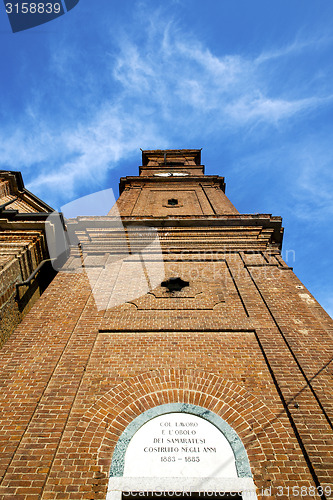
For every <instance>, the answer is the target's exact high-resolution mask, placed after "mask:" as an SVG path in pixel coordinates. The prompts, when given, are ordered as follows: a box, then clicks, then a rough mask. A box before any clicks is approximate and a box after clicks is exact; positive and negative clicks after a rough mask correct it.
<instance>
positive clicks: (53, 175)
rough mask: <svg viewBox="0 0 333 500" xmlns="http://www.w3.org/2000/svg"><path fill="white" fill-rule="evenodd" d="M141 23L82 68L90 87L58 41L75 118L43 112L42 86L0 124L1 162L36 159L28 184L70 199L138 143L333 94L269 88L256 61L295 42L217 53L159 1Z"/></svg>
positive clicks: (295, 108) (269, 116) (285, 115)
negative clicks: (257, 52)
mask: <svg viewBox="0 0 333 500" xmlns="http://www.w3.org/2000/svg"><path fill="white" fill-rule="evenodd" d="M145 26H146V32H145V33H141V34H140V37H139V38H138V35H137V34H136V32H133V33H130V32H129V33H127V34H126V35H125V34H122V36H119V33H117V34H116V35H115V36H114V38H111V40H110V39H109V40H105V41H104V46H103V50H104V51H105V54H106V56H105V58H104V60H103V63H104V68H103V69H101V68H100V67H98V76H97V77H96V75H95V72H96V68H95V67H91V68H90V69H87V70H86V73H85V75H84V77H85V78H84V82H85V83H86V87H85V86H84V85H82V84H80V85H78V84H77V82H76V78H75V74H74V72H73V71H74V70H73V68H72V66H73V63H74V61H75V47H72V51H71V57H69V56H68V49H67V46H66V45H65V44H64V45H61V43H60V44H59V45H58V46H57V51H56V56H55V57H54V59H53V60H52V64H53V65H51V66H50V68H49V75H50V81H51V80H52V82H54V72H55V71H57V74H58V77H59V82H58V85H59V87H57V88H56V91H57V92H58V93H59V95H60V96H62V89H66V92H67V93H66V94H65V96H64V97H63V99H67V106H68V109H72V108H73V107H74V105H76V106H77V108H78V109H79V110H80V111H78V112H77V120H75V116H76V115H75V113H74V117H69V118H68V119H66V117H63V116H62V114H61V111H59V114H58V115H57V114H55V115H53V116H51V117H50V116H47V115H45V113H44V109H43V106H45V105H47V96H44V100H43V99H41V98H40V96H39V97H38V98H37V97H36V101H35V102H32V103H29V105H28V106H27V108H26V112H25V113H24V114H22V116H21V117H19V118H18V121H17V127H16V130H15V132H14V133H13V135H12V136H10V135H9V137H10V138H9V139H8V132H9V131H8V128H7V129H6V126H3V127H2V128H1V129H0V138H1V139H2V140H1V144H2V146H1V149H0V158H1V163H2V165H3V166H6V168H8V167H12V168H16V169H21V170H28V169H30V170H31V169H33V168H34V166H35V165H36V164H37V165H38V170H37V172H36V173H34V176H33V177H34V180H33V181H32V182H31V183H30V184H29V188H30V189H32V190H34V191H35V192H36V193H37V194H39V195H41V196H42V193H43V192H45V191H47V192H48V197H49V199H50V198H51V201H52V199H54V200H57V197H58V198H59V200H58V201H59V202H65V201H66V200H68V199H69V198H72V197H73V196H75V191H76V189H77V188H79V187H82V186H90V188H92V189H94V188H97V189H100V188H101V187H104V186H103V180H104V179H105V176H106V174H107V172H108V171H109V170H110V169H111V168H113V167H114V166H115V165H116V164H117V162H118V161H119V160H121V159H124V158H126V157H128V156H129V155H131V154H132V153H133V152H134V151H137V150H138V148H139V147H146V145H147V144H149V145H157V146H158V147H168V146H169V145H170V143H172V141H174V138H175V136H176V137H177V139H178V141H179V142H180V143H181V144H186V145H188V143H189V142H190V141H193V140H198V138H200V139H201V138H202V137H203V134H212V133H214V134H216V135H218V134H223V133H228V131H230V130H232V131H233V132H235V131H240V130H241V129H242V128H244V127H253V126H255V125H257V124H264V125H268V126H276V125H278V124H279V123H280V122H281V121H286V120H288V119H290V118H292V117H297V116H298V115H300V113H304V112H308V111H312V110H313V109H316V108H318V107H319V106H323V105H325V104H327V103H328V102H330V100H331V97H330V96H326V97H325V96H317V95H313V94H312V93H310V95H309V96H308V97H305V98H302V99H291V98H288V96H287V95H284V96H283V97H281V96H280V94H279V85H278V82H277V85H276V87H275V89H274V91H272V90H271V91H270V92H268V91H267V86H268V85H267V79H268V78H269V75H265V73H264V72H263V71H262V69H258V62H263V61H264V60H267V59H268V58H269V59H270V60H272V59H276V58H278V57H280V55H281V54H282V53H288V52H290V51H295V50H296V49H295V46H294V45H293V46H291V47H289V48H288V47H285V48H283V49H282V50H281V49H280V51H279V50H277V51H275V52H274V51H273V52H271V53H266V55H265V54H262V55H261V56H260V57H259V58H257V59H255V58H253V59H250V58H247V57H245V56H242V55H239V54H228V55H225V56H217V55H216V54H214V53H213V52H212V51H211V50H210V49H209V48H208V47H207V46H205V45H203V44H202V43H200V42H199V41H198V40H196V39H195V38H194V36H190V35H187V36H184V35H183V34H182V30H181V29H178V26H177V25H176V23H174V22H173V21H172V19H171V18H170V17H169V18H168V19H165V17H159V15H158V11H156V12H155V13H152V14H151V17H150V19H145ZM117 44H118V45H117ZM303 45H304V47H305V48H307V44H306V43H305V44H303ZM301 49H302V46H301V44H298V45H297V51H300V50H301ZM81 52H82V51H79V50H78V52H77V56H78V58H80V57H82V53H81ZM260 58H261V59H260ZM79 60H80V59H79ZM77 65H79V62H77V61H76V66H75V68H76V69H77ZM259 66H260V64H259ZM52 84H53V85H54V83H52ZM40 101H41V104H40ZM65 102H66V101H65ZM81 102H83V103H84V106H85V107H84V109H81V108H83V105H81ZM96 103H99V104H98V105H97V104H96ZM80 105H81V108H80ZM61 109H63V108H61ZM5 138H7V140H4V139H5Z"/></svg>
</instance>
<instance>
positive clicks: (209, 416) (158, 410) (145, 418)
mask: <svg viewBox="0 0 333 500" xmlns="http://www.w3.org/2000/svg"><path fill="white" fill-rule="evenodd" d="M167 413H188V414H191V415H196V416H199V417H201V418H203V419H204V420H207V421H208V422H210V423H211V424H213V425H214V426H215V427H216V428H217V429H218V430H219V431H220V432H221V433H222V434H223V435H224V437H225V438H226V439H227V441H228V443H229V445H230V447H231V449H232V451H233V453H234V456H235V464H236V470H237V474H238V477H252V473H251V468H250V463H249V459H248V457H247V453H246V450H245V447H244V445H243V443H242V441H241V439H240V438H239V436H238V434H237V433H236V432H235V431H234V429H233V428H232V427H231V426H230V425H229V424H228V423H227V422H226V421H225V420H223V419H222V418H221V417H220V416H218V415H216V413H213V412H212V411H211V410H208V409H207V408H203V407H201V406H197V405H192V404H185V403H169V404H164V405H160V406H155V407H154V408H151V409H149V410H147V411H145V412H144V413H141V415H139V416H138V417H136V418H135V419H134V420H133V421H132V422H131V423H130V424H129V425H128V426H127V427H126V429H125V430H124V432H123V433H122V435H121V436H120V438H119V439H118V442H117V445H116V447H115V450H114V453H113V458H112V463H111V469H110V476H115V477H116V476H117V477H121V476H122V475H123V472H124V462H125V454H126V451H127V448H128V446H129V444H130V441H131V439H132V437H133V436H134V434H135V433H136V432H137V431H138V430H139V429H140V428H141V427H142V426H143V425H144V424H145V423H147V422H149V421H150V420H152V419H153V418H155V417H157V416H160V415H165V414H167Z"/></svg>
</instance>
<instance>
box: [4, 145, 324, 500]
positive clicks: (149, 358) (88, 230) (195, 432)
mask: <svg viewBox="0 0 333 500" xmlns="http://www.w3.org/2000/svg"><path fill="white" fill-rule="evenodd" d="M106 211H107V210H106ZM281 222H282V221H281V218H280V217H274V216H271V215H267V214H255V215H253V214H239V212H238V211H237V210H236V208H235V207H234V206H233V205H232V203H231V202H230V201H229V200H228V198H227V197H226V195H225V183H224V178H223V177H219V176H215V175H205V174H204V166H203V165H201V151H200V150H197V149H195V150H192V149H190V150H187V149H186V150H165V151H161V150H153V151H143V152H142V166H141V167H140V172H139V176H132V177H124V178H121V180H120V197H119V199H118V201H117V202H116V204H115V205H114V206H113V207H112V208H111V210H110V211H109V213H108V215H106V216H104V217H87V216H81V217H77V218H75V219H68V220H66V231H65V232H64V235H63V240H65V239H67V240H68V245H67V247H66V251H64V252H63V255H66V258H67V260H66V262H65V264H63V263H62V264H61V266H59V267H58V270H59V272H58V274H57V276H56V277H55V279H54V280H53V281H52V282H51V284H50V285H49V286H48V288H47V290H46V291H45V292H44V294H43V295H42V296H41V297H40V298H39V299H38V301H37V303H36V304H35V306H34V307H33V308H32V309H31V311H30V312H29V313H28V314H27V316H26V317H25V318H24V320H23V321H22V323H21V324H20V325H19V326H18V328H17V329H16V330H15V332H14V333H13V334H12V336H11V337H10V339H9V340H8V341H7V342H6V343H5V345H4V347H3V349H2V351H1V358H0V368H1V382H2V390H1V396H0V397H1V399H2V409H3V411H2V414H1V423H0V426H1V452H2V454H1V460H0V464H1V473H0V478H1V484H0V498H3V499H7V498H8V499H10V498H15V499H19V500H21V499H22V500H37V499H42V500H46V499H49V500H56V499H61V500H64V499H80V500H81V499H90V500H92V499H106V498H107V500H121V499H122V498H125V497H126V496H127V497H130V499H132V500H133V499H134V497H135V498H137V497H138V496H147V495H148V494H149V495H150V496H153V497H155V496H165V497H169V496H176V495H177V496H185V497H187V496H189V495H191V496H192V497H194V498H200V497H201V496H205V494H206V496H207V497H208V495H209V496H214V497H217V498H248V499H249V498H257V497H258V498H276V499H278V498H292V497H294V496H302V497H303V498H320V497H321V498H331V497H332V496H333V486H332V477H333V464H332V451H333V442H332V436H333V434H332V421H331V418H332V384H331V379H330V372H331V368H332V367H331V364H330V360H331V359H332V331H333V329H332V326H333V324H332V320H331V319H330V317H329V316H328V315H327V314H326V313H325V311H324V310H323V309H322V308H321V306H320V305H319V304H318V303H317V302H316V300H315V299H314V298H313V297H312V295H311V294H310V292H309V291H308V290H307V289H306V288H305V287H304V285H302V283H301V282H300V281H299V280H298V279H297V277H296V276H295V274H294V273H293V271H292V269H291V268H290V267H288V266H287V265H286V264H285V262H284V261H283V259H282V258H281V253H280V250H281V244H282V234H283V230H282V227H281ZM52 224H53V223H52V222H51V223H49V225H50V227H51V229H52ZM51 253H52V252H51ZM51 258H52V256H51ZM53 260H54V263H55V264H54V265H55V266H56V261H57V259H56V258H54V259H53ZM63 260H64V259H63Z"/></svg>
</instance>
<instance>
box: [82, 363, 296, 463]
mask: <svg viewBox="0 0 333 500" xmlns="http://www.w3.org/2000/svg"><path fill="white" fill-rule="evenodd" d="M169 403H189V404H192V405H196V406H200V407H203V408H206V409H208V410H210V411H212V412H214V413H215V414H217V415H218V416H220V417H221V418H222V419H223V420H225V421H226V422H227V424H229V425H230V426H231V427H232V428H233V429H234V431H235V432H236V433H237V434H238V436H239V437H240V439H241V441H242V442H243V444H244V446H245V448H246V451H247V453H248V456H249V461H250V464H251V469H252V470H253V467H255V468H256V469H257V468H261V465H262V463H264V462H267V461H269V460H270V459H271V458H268V457H269V456H270V457H272V455H274V451H273V450H274V448H275V449H276V447H277V445H276V440H279V441H281V445H280V451H281V453H283V452H285V450H284V442H287V440H286V439H284V440H282V439H281V435H282V434H284V436H286V432H287V433H288V434H289V430H288V429H286V428H285V427H284V426H283V424H282V422H280V420H279V419H278V418H277V417H276V416H275V415H274V414H273V412H271V410H270V409H269V408H268V407H267V406H265V405H264V404H263V402H262V401H261V400H259V399H258V398H257V397H256V396H254V395H252V394H251V393H249V392H248V391H247V390H246V389H244V388H243V387H241V386H239V385H237V384H235V383H232V382H230V381H228V380H226V379H223V378H222V377H218V376H216V375H214V374H212V373H207V372H205V371H203V370H186V369H170V370H154V371H149V372H146V373H143V374H140V375H138V376H135V377H131V378H129V379H127V380H126V381H124V382H122V383H121V384H119V385H117V386H116V387H114V388H113V389H112V390H110V391H108V392H107V393H106V394H104V395H103V396H102V397H101V398H100V399H99V400H97V401H96V402H95V404H94V405H93V406H92V407H91V408H90V409H89V410H87V412H86V413H85V414H84V417H83V418H82V420H81V422H82V423H81V425H78V426H77V428H76V430H75V432H74V441H77V442H79V441H81V442H83V443H84V445H85V448H86V451H87V452H88V454H89V455H90V456H91V457H95V460H96V457H97V462H96V461H95V463H96V465H98V466H100V469H103V470H104V471H105V470H106V469H105V466H106V465H107V469H108V470H109V468H110V465H111V459H112V455H113V452H114V449H115V446H116V444H117V441H118V439H119V437H120V435H121V434H122V432H123V431H124V430H125V429H126V427H127V426H128V425H129V424H130V423H131V422H132V421H133V420H134V419H135V418H136V417H138V416H139V415H140V414H141V413H143V412H145V411H147V410H149V409H151V408H154V407H156V406H160V405H164V404H169ZM268 427H269V432H266V431H267V428H268ZM272 441H275V443H274V445H273V444H272ZM260 463H261V464H260Z"/></svg>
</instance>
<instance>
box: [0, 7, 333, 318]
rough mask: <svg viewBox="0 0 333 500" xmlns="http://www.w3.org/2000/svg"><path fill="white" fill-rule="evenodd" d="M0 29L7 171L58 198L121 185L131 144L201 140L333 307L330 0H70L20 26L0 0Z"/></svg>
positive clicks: (215, 166) (237, 200)
mask: <svg viewBox="0 0 333 500" xmlns="http://www.w3.org/2000/svg"><path fill="white" fill-rule="evenodd" d="M0 37H1V38H0V39H1V46H0V75H1V78H0V95H1V101H0V168H1V169H11V170H20V171H21V172H22V173H23V178H24V180H25V184H26V186H27V187H28V188H29V189H30V190H31V191H33V192H34V193H35V194H37V195H38V196H39V197H41V198H42V199H43V200H45V201H46V202H47V203H49V204H50V205H51V206H53V207H54V208H59V207H60V206H61V205H63V204H65V203H68V202H70V201H71V200H73V199H75V198H77V197H79V196H83V195H87V194H89V193H92V192H94V191H97V190H101V189H106V188H109V187H112V188H113V189H114V191H115V193H116V195H117V193H118V180H119V177H120V176H123V175H130V174H132V175H133V174H135V175H136V174H137V172H138V169H137V167H138V165H139V163H140V161H141V152H140V148H142V149H154V148H161V149H163V148H203V151H202V161H203V163H204V164H205V165H206V173H208V174H209V173H210V174H213V173H214V174H219V175H223V176H225V178H226V182H227V195H228V197H229V198H230V199H231V201H232V202H233V203H234V204H235V206H236V207H237V208H238V210H239V211H240V212H243V213H272V214H274V215H281V216H282V217H283V222H284V227H285V237H284V246H283V257H286V251H287V250H292V251H294V252H295V254H294V255H295V261H294V262H293V261H292V260H293V259H291V258H289V261H288V263H289V264H290V265H292V266H293V267H294V270H295V272H296V274H297V275H298V277H299V278H300V279H301V280H302V281H303V282H304V284H305V285H306V286H307V287H308V288H309V290H310V291H311V292H312V293H313V294H314V296H315V297H316V298H317V299H318V300H319V301H320V302H321V304H322V305H323V306H324V307H325V308H326V310H327V311H328V312H330V314H331V315H332V314H333V284H332V282H333V280H332V275H333V271H332V265H331V262H332V256H331V253H332V250H331V249H332V243H333V242H332V239H333V238H332V234H333V231H332V227H331V219H332V217H333V195H332V188H333V83H332V82H333V55H332V54H333V2H332V1H328V0H327V1H323V0H316V1H309V0H293V1H292V2H290V1H285V0H279V1H275V2H273V1H268V0H251V1H249V0H206V1H205V2H203V1H198V0H174V1H172V0H168V1H163V2H162V1H159V0H146V1H136V0H122V2H119V1H118V2H115V1H112V0H98V1H93V0H80V2H79V4H78V5H77V6H76V7H75V8H74V9H73V10H72V11H70V12H68V13H67V14H65V15H64V16H62V17H60V18H58V19H56V20H54V21H52V22H50V23H47V24H44V25H42V26H39V27H37V28H34V29H31V30H27V31H23V32H19V33H16V34H13V33H11V31H10V26H9V22H8V19H7V16H6V14H5V12H4V7H3V5H2V4H1V11H0ZM291 255H292V253H291V252H290V253H289V256H291Z"/></svg>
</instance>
